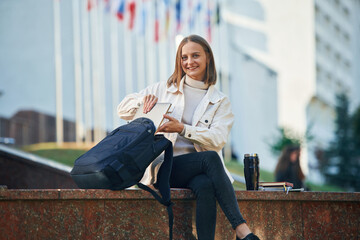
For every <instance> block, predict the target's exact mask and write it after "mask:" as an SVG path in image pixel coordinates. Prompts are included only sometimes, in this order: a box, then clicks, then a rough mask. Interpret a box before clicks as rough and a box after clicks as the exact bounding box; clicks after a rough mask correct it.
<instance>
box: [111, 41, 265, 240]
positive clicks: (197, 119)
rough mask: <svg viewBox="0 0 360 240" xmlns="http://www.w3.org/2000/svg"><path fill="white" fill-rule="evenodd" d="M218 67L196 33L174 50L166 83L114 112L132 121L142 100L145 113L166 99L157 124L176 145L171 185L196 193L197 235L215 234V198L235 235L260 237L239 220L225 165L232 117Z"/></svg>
mask: <svg viewBox="0 0 360 240" xmlns="http://www.w3.org/2000/svg"><path fill="white" fill-rule="evenodd" d="M215 83H216V69H215V62H214V57H213V53H212V50H211V48H210V46H209V44H208V43H207V42H206V40H205V39H203V38H202V37H200V36H197V35H191V36H188V37H186V38H184V39H183V40H182V41H181V43H180V45H179V47H178V50H177V54H176V62H175V70H174V73H173V74H172V75H171V76H170V78H169V79H168V81H167V82H159V83H156V84H154V85H151V86H149V87H147V88H146V89H144V90H142V91H140V92H139V93H134V94H130V95H128V96H126V97H125V99H124V100H123V101H122V102H121V103H120V104H119V106H118V114H119V116H120V117H121V118H123V119H125V120H131V119H132V117H133V116H134V114H135V112H136V111H137V109H138V108H139V106H140V104H141V103H144V112H148V111H150V110H151V108H152V107H153V106H154V105H155V103H156V102H170V103H172V107H171V109H170V113H169V114H168V115H164V117H165V118H166V119H167V122H166V123H164V124H163V125H162V126H160V127H159V128H158V132H162V133H164V135H165V137H167V138H168V139H169V140H170V141H172V142H173V145H174V162H173V168H172V172H171V177H170V186H171V187H174V188H190V189H191V190H192V191H193V192H194V193H195V196H196V230H197V235H198V239H214V236H215V226H216V200H217V201H218V202H219V204H220V206H221V208H222V210H223V211H224V213H225V215H226V217H227V218H228V219H229V221H230V223H231V225H232V227H233V228H234V229H235V231H236V236H237V237H236V238H237V239H247V240H249V239H259V238H258V237H256V236H255V235H254V234H252V233H251V231H250V229H249V228H248V226H247V224H246V221H245V220H244V219H243V217H242V215H241V213H240V210H239V207H238V204H237V200H236V197H235V193H234V189H233V186H232V182H233V179H232V177H231V175H230V173H229V172H228V170H227V169H226V167H225V165H224V161H223V158H222V152H221V151H222V148H223V147H224V145H225V143H226V141H227V138H228V135H229V133H230V130H231V127H232V125H233V121H234V116H233V114H232V112H231V106H230V101H229V99H228V98H227V96H225V95H224V94H223V93H221V92H219V91H218V90H217V89H216V88H215V86H214V85H215ZM162 161H163V159H162V158H161V157H159V158H158V159H157V160H155V161H154V162H153V164H152V165H151V166H150V167H149V168H148V169H147V171H146V173H145V174H144V177H143V179H142V180H141V182H142V183H143V184H148V185H150V184H154V183H155V182H156V177H157V173H158V171H161V168H160V166H161V163H162Z"/></svg>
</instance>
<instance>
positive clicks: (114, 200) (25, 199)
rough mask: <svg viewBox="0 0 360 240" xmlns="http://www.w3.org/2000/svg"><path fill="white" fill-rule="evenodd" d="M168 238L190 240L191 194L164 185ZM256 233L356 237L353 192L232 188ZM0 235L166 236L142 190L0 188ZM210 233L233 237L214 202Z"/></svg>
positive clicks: (358, 213) (359, 234)
mask: <svg viewBox="0 0 360 240" xmlns="http://www.w3.org/2000/svg"><path fill="white" fill-rule="evenodd" d="M171 194H172V199H173V201H174V203H175V205H174V215H175V223H174V239H184V240H189V239H190V240H191V239H195V235H196V230H195V200H194V196H193V194H192V193H191V191H190V190H187V189H172V191H171ZM236 196H237V199H238V204H239V207H240V209H241V212H242V214H243V215H244V218H245V219H246V220H247V221H248V223H249V225H250V227H251V229H252V230H253V231H254V232H255V233H256V234H257V235H258V236H259V237H261V239H311V240H313V239H360V228H359V226H360V193H325V192H301V193H297V192H293V193H289V194H288V195H286V194H284V193H281V192H249V191H237V192H236ZM0 216H2V218H0V239H146V240H147V239H168V218H167V212H166V209H165V207H163V206H162V205H161V204H159V203H158V202H157V201H156V200H154V199H153V197H152V196H151V194H149V193H148V192H145V191H142V190H138V189H129V190H123V191H111V190H83V189H49V190H47V189H32V190H28V189H27V190H22V189H16V190H15V189H9V190H8V189H2V190H1V189H0ZM216 239H218V240H220V239H221V240H227V239H229V240H233V239H235V235H234V232H233V230H232V229H231V226H230V223H229V222H228V220H227V219H226V217H225V216H224V214H223V213H222V211H221V210H220V207H218V213H217V228H216Z"/></svg>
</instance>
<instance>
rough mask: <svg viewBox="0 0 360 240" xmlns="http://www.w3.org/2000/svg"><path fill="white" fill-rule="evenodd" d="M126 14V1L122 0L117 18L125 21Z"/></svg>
mask: <svg viewBox="0 0 360 240" xmlns="http://www.w3.org/2000/svg"><path fill="white" fill-rule="evenodd" d="M124 14H125V0H120V4H119V8H118V10H117V12H116V16H117V18H118V19H119V21H122V20H124Z"/></svg>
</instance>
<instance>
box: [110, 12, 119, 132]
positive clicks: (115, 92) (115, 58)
mask: <svg viewBox="0 0 360 240" xmlns="http://www.w3.org/2000/svg"><path fill="white" fill-rule="evenodd" d="M118 44H119V38H118V24H117V19H116V18H115V17H113V16H110V46H111V51H110V52H111V83H112V101H113V128H116V127H118V126H119V124H120V121H119V117H118V115H117V111H116V106H117V105H118V104H119V102H120V99H119V98H120V97H119V96H120V94H119V90H120V86H119V81H120V79H119V48H118Z"/></svg>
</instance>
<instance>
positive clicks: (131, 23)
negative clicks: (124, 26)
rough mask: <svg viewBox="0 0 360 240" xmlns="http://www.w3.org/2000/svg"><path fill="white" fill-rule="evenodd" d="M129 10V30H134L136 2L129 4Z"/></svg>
mask: <svg viewBox="0 0 360 240" xmlns="http://www.w3.org/2000/svg"><path fill="white" fill-rule="evenodd" d="M128 10H129V13H130V21H129V29H130V30H132V29H133V28H134V21H135V13H136V3H135V1H131V2H130V3H129V5H128Z"/></svg>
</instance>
